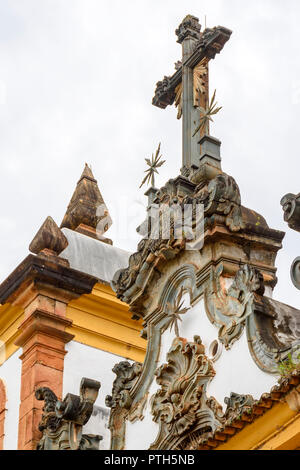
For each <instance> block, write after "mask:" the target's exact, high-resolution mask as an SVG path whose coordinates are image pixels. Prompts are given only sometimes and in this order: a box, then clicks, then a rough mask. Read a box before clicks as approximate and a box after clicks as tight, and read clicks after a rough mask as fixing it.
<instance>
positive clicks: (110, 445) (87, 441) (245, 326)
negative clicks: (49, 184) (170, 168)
mask: <svg viewBox="0 0 300 470" xmlns="http://www.w3.org/2000/svg"><path fill="white" fill-rule="evenodd" d="M176 35H177V42H178V43H179V44H180V45H181V47H182V58H181V60H180V61H179V62H177V64H176V70H175V72H174V74H173V75H172V76H171V77H164V79H163V80H162V81H160V82H158V83H157V87H156V90H155V95H154V98H153V104H154V105H155V106H158V107H160V108H165V107H166V106H168V105H173V104H175V106H176V107H177V110H178V115H177V117H178V119H182V145H183V146H182V168H181V173H180V174H179V175H178V176H176V177H175V178H172V179H170V180H169V181H168V182H167V183H166V184H165V186H163V187H162V188H160V189H158V188H156V187H155V180H154V176H155V173H157V171H158V168H159V167H160V166H161V165H162V164H163V161H162V160H161V157H160V147H159V148H158V150H157V152H156V155H155V157H153V158H152V161H150V160H146V161H147V165H148V169H147V176H146V177H145V179H144V180H143V182H142V184H145V183H146V182H147V181H149V182H151V186H150V187H149V188H148V190H147V192H146V196H147V197H148V207H147V212H146V218H145V220H144V222H143V223H142V224H141V225H140V226H139V227H138V231H139V233H140V234H141V236H142V240H141V241H140V243H139V244H138V247H137V250H136V252H135V253H133V254H129V253H127V252H125V251H123V250H120V249H118V248H115V247H113V246H112V244H111V243H112V242H111V241H110V240H109V239H107V238H106V237H105V232H106V230H107V228H108V226H109V224H110V223H111V220H110V217H109V213H108V211H107V209H106V206H105V204H104V201H103V199H102V196H101V193H100V191H99V188H98V186H97V182H96V180H95V178H94V176H93V174H92V173H91V170H90V169H89V167H88V166H86V167H85V169H84V171H83V174H82V176H81V178H80V180H79V182H78V184H77V187H76V189H75V192H74V194H73V197H72V199H71V201H70V204H69V206H68V208H67V212H66V215H65V217H64V219H63V221H62V224H61V226H60V228H59V227H58V226H57V225H56V223H55V222H54V221H53V219H51V218H50V217H48V218H47V219H46V221H45V222H44V224H43V225H42V227H41V228H40V230H39V232H38V233H37V234H36V236H35V237H34V239H33V241H32V242H31V244H30V247H29V248H30V251H31V252H32V253H33V254H31V255H29V256H27V258H25V259H24V261H23V262H22V263H21V264H20V265H19V266H18V267H17V268H16V269H15V271H14V272H13V273H12V274H11V275H10V276H9V277H8V278H7V279H6V280H5V281H4V282H3V283H2V284H1V285H0V302H1V307H0V338H1V341H2V343H1V344H2V350H3V353H2V365H1V367H0V378H1V381H0V446H1V447H2V448H4V449H9V448H19V449H36V448H38V449H40V450H61V449H74V450H75V449H82V450H84V449H100V450H101V449H112V450H133V449H134V450H135V449H143V450H146V449H150V450H156V449H159V450H241V449H242V450H250V449H269V450H275V449H277V450H295V449H298V448H300V414H299V411H300V367H299V362H300V346H299V344H300V310H299V309H297V308H295V307H293V306H289V305H286V304H283V303H282V302H280V301H278V300H275V299H274V298H273V289H274V287H275V285H276V282H277V277H276V255H277V252H278V251H279V250H280V249H281V248H282V240H283V237H284V233H283V232H280V231H278V230H276V229H273V228H270V227H269V225H268V224H267V222H266V220H265V219H264V217H263V216H262V215H260V214H259V213H257V212H255V211H254V210H252V209H249V208H247V207H244V206H243V205H242V202H241V194H240V191H239V187H238V184H237V182H236V181H235V179H234V177H233V176H231V175H228V174H226V173H224V172H223V171H222V166H221V142H220V141H219V140H218V139H217V138H215V137H213V136H212V135H211V134H210V122H211V121H212V120H213V118H212V117H213V116H215V115H216V114H217V113H218V111H219V109H220V108H219V107H218V106H217V103H216V101H215V100H216V92H214V93H213V94H212V97H211V98H210V97H209V62H210V61H211V60H213V59H214V58H215V57H216V55H217V54H219V53H221V51H222V49H223V47H225V45H226V42H227V41H228V40H229V39H230V36H231V31H230V30H228V29H227V28H224V27H220V26H218V27H215V28H206V29H205V30H204V31H203V32H202V31H201V26H200V24H199V22H198V19H197V18H196V17H194V16H191V15H188V16H187V17H186V18H184V20H183V21H182V23H181V24H180V25H179V27H178V28H177V29H176ZM282 205H283V209H284V214H285V219H286V221H287V222H288V224H289V226H290V227H291V228H292V229H296V230H298V229H299V227H300V219H299V216H298V214H300V212H299V206H300V202H299V201H298V196H297V195H291V194H289V195H287V196H285V197H284V198H283V199H282ZM298 268H299V260H296V261H295V263H294V265H293V267H292V279H293V282H294V284H295V286H296V287H297V288H298V287H300V283H299V273H298ZM100 382H101V383H100ZM78 391H79V392H78Z"/></svg>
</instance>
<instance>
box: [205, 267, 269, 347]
mask: <svg viewBox="0 0 300 470" xmlns="http://www.w3.org/2000/svg"><path fill="white" fill-rule="evenodd" d="M222 271H223V265H222V264H221V265H219V266H218V267H217V268H216V269H213V270H212V271H211V277H210V281H209V283H208V285H207V287H206V289H205V292H204V298H205V307H206V312H207V315H208V318H209V319H210V321H211V322H212V323H213V324H214V325H216V326H217V327H218V328H219V339H220V341H221V342H222V343H223V344H224V345H225V348H226V349H230V348H231V347H232V345H233V343H234V342H235V341H236V340H237V339H239V338H240V336H241V334H242V332H243V330H244V326H245V321H246V318H247V317H248V316H249V315H250V314H251V313H253V300H254V293H257V294H260V295H263V293H264V282H263V276H262V274H261V273H260V272H259V271H258V270H257V269H255V268H253V267H251V266H249V265H247V264H245V265H244V266H242V267H241V268H240V269H239V271H238V272H237V273H236V275H235V278H234V280H233V283H232V284H231V286H230V287H229V289H228V290H227V289H226V287H225V279H224V278H222Z"/></svg>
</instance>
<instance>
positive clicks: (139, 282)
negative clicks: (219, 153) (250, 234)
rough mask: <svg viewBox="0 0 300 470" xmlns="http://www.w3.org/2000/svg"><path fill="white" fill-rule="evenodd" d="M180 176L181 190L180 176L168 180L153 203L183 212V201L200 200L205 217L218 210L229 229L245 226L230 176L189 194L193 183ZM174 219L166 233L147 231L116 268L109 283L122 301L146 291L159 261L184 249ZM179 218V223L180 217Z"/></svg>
mask: <svg viewBox="0 0 300 470" xmlns="http://www.w3.org/2000/svg"><path fill="white" fill-rule="evenodd" d="M181 179H182V182H181V186H184V184H183V183H184V182H185V181H186V183H185V185H186V186H187V187H186V188H184V191H183V190H182V188H180V190H179V188H178V187H177V186H176V184H177V183H178V181H179V180H180V178H177V179H176V180H170V182H169V184H167V185H166V186H165V187H164V188H162V189H161V190H160V191H159V192H158V193H157V196H156V199H155V203H156V204H157V205H158V207H161V206H162V205H163V204H166V205H167V206H168V207H172V208H173V209H172V210H173V213H174V212H175V211H174V207H175V206H176V204H177V205H178V208H179V209H180V210H179V212H180V211H181V212H180V213H181V214H182V213H183V210H184V207H185V205H187V204H191V205H193V206H194V205H195V204H197V203H201V204H203V207H204V217H207V218H208V217H210V216H212V215H214V214H220V215H222V216H223V217H225V224H226V226H227V227H228V228H229V230H231V231H233V232H237V231H239V230H241V229H243V228H244V222H243V218H242V211H241V198H240V191H239V188H238V185H237V184H236V182H235V180H234V179H233V178H232V177H231V176H228V175H226V174H225V173H222V174H220V175H218V176H216V177H215V178H214V179H213V180H212V181H211V182H210V183H209V184H208V187H206V188H204V189H201V190H199V191H197V189H196V190H195V193H194V194H191V191H192V190H194V188H195V185H193V184H192V183H191V182H189V181H188V180H186V179H185V178H183V177H181ZM172 182H176V184H172ZM179 183H180V182H179ZM179 183H178V185H179ZM188 185H189V187H188ZM178 191H179V193H178ZM175 222H176V221H175V219H174V218H173V219H171V226H170V227H169V234H168V237H165V238H164V237H163V236H162V232H163V227H160V228H159V229H158V233H159V234H160V235H159V236H160V238H156V239H155V238H154V239H152V238H151V235H150V238H145V239H143V240H141V242H140V243H139V245H138V251H137V252H136V253H134V254H133V255H131V257H130V258H129V266H128V268H126V269H121V270H119V271H117V272H116V274H115V276H114V279H113V281H112V286H113V288H114V289H115V291H116V292H117V295H118V297H119V298H120V299H121V300H123V301H124V302H127V303H131V302H132V300H133V299H134V298H137V296H139V295H141V293H143V295H145V290H146V288H147V287H146V286H147V285H148V284H149V282H150V280H151V279H152V275H153V274H154V269H155V271H156V273H157V272H158V266H159V265H161V264H164V263H165V262H166V261H168V260H170V259H173V258H174V257H175V256H177V255H178V253H179V252H180V251H182V250H184V248H185V246H186V241H187V240H186V239H185V238H183V235H182V238H180V237H178V236H177V234H176V231H175V230H176V223H175ZM180 222H181V223H182V220H181V221H180ZM194 222H195V213H193V215H192V223H191V225H192V226H193V224H194ZM175 237H176V238H175Z"/></svg>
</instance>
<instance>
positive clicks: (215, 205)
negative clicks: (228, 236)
mask: <svg viewBox="0 0 300 470" xmlns="http://www.w3.org/2000/svg"><path fill="white" fill-rule="evenodd" d="M207 191H208V201H207V204H206V205H205V213H206V214H207V215H210V214H222V215H225V216H226V225H227V227H228V228H229V229H230V230H231V231H232V232H238V231H239V230H241V229H243V228H244V227H245V224H244V222H243V219H242V210H241V195H240V190H239V187H238V185H237V183H236V182H235V180H234V178H233V177H232V176H229V175H227V174H226V173H221V174H220V175H218V176H216V178H214V179H213V180H211V181H210V183H209V185H208V188H207Z"/></svg>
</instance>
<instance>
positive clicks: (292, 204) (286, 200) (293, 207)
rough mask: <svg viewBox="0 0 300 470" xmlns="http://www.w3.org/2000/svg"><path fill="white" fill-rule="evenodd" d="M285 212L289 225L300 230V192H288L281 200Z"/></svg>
mask: <svg viewBox="0 0 300 470" xmlns="http://www.w3.org/2000/svg"><path fill="white" fill-rule="evenodd" d="M280 204H281V205H282V209H283V212H284V220H285V222H287V223H288V226H289V227H290V228H291V229H293V230H296V231H297V232H300V194H291V193H289V194H286V195H285V196H284V197H283V198H282V199H281V201H280Z"/></svg>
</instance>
